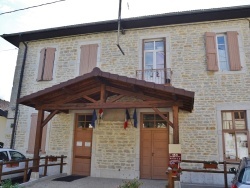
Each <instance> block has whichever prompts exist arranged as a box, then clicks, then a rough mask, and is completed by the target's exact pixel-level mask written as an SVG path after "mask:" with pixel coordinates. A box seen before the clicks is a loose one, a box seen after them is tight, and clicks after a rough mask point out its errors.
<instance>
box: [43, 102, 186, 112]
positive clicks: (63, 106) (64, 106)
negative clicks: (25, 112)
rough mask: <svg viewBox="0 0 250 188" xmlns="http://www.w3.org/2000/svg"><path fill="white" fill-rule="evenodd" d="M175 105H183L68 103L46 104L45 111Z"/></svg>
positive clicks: (165, 105)
mask: <svg viewBox="0 0 250 188" xmlns="http://www.w3.org/2000/svg"><path fill="white" fill-rule="evenodd" d="M173 105H180V106H181V105H182V103H180V102H173V101H140V102H115V103H101V102H96V103H67V104H44V105H43V106H42V108H43V109H45V110H55V109H58V110H66V109H67V110H80V109H94V108H104V109H108V108H109V109H110V108H114V109H123V108H124V109H125V108H153V107H161V108H164V107H165V108H166V107H172V106H173Z"/></svg>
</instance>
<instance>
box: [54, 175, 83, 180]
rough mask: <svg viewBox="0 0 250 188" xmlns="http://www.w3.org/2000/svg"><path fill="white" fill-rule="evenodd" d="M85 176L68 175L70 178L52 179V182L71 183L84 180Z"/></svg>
mask: <svg viewBox="0 0 250 188" xmlns="http://www.w3.org/2000/svg"><path fill="white" fill-rule="evenodd" d="M86 177H87V176H76V175H70V176H64V177H60V178H56V179H53V181H66V182H71V181H74V180H78V179H81V178H86Z"/></svg>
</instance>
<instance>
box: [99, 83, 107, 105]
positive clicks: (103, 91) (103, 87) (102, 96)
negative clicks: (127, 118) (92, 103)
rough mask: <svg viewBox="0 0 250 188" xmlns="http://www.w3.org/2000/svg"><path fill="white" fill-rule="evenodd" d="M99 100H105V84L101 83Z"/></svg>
mask: <svg viewBox="0 0 250 188" xmlns="http://www.w3.org/2000/svg"><path fill="white" fill-rule="evenodd" d="M100 102H106V85H105V84H102V85H101V92H100Z"/></svg>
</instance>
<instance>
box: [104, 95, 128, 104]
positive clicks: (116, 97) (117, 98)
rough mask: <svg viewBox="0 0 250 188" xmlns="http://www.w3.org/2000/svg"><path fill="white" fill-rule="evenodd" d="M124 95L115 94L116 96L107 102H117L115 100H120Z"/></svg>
mask: <svg viewBox="0 0 250 188" xmlns="http://www.w3.org/2000/svg"><path fill="white" fill-rule="evenodd" d="M122 97H124V95H117V96H115V97H114V98H112V99H110V100H109V101H107V102H109V103H112V102H115V101H117V100H119V99H120V98H122Z"/></svg>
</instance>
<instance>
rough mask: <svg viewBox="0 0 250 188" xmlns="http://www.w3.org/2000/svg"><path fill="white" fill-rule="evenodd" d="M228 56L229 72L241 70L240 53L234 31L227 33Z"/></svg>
mask: <svg viewBox="0 0 250 188" xmlns="http://www.w3.org/2000/svg"><path fill="white" fill-rule="evenodd" d="M227 43H228V56H229V64H230V70H231V71H239V70H241V64H240V51H239V43H238V33H237V32H236V31H228V32H227Z"/></svg>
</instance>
